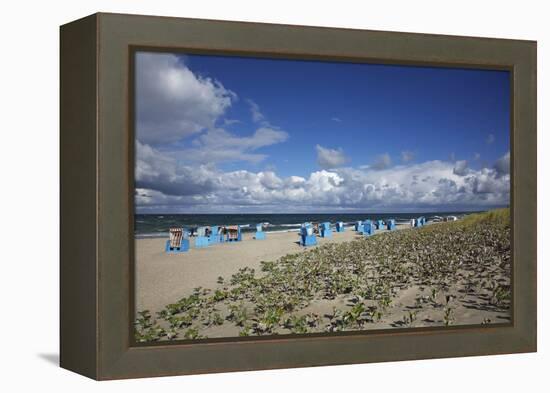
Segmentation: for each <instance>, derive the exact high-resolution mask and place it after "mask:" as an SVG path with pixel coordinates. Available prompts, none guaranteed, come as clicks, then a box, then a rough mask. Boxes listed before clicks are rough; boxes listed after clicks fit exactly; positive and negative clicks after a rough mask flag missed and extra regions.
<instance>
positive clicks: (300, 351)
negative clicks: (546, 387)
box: [61, 14, 536, 379]
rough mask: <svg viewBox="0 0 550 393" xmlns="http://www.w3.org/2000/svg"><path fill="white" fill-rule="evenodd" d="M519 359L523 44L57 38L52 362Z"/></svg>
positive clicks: (531, 96) (527, 120) (237, 27)
mask: <svg viewBox="0 0 550 393" xmlns="http://www.w3.org/2000/svg"><path fill="white" fill-rule="evenodd" d="M535 350H536V43H534V42H530V41H520V40H502V39H488V38H468V37H450V36H437V35H422V34H407V33H390V32H378V31H362V30H351V29H329V28H317V27H302V26H286V25H269V24H254V23H239V22H222V21H205V20H194V19H180V18H164V17H148V16H132V15H118V14H96V15H92V16H89V17H87V18H84V19H81V20H79V21H75V22H72V23H69V24H67V25H64V26H62V28H61V365H62V367H65V368H67V369H70V370H73V371H76V372H79V373H81V374H83V375H86V376H89V377H92V378H95V379H116V378H133V377H145V376H161V375H174V374H191V373H206V372H221V371H233V370H254V369H268V368H283V367H302V366H315V365H329V364H348V363H360V362H375V361H389V360H405V359H423V358H434V357H451V356H471V355H487V354H501V353H517V352H529V351H535Z"/></svg>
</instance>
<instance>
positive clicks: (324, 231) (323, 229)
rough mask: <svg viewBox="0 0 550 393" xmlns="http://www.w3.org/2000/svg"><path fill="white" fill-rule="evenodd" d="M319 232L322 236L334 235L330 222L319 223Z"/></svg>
mask: <svg viewBox="0 0 550 393" xmlns="http://www.w3.org/2000/svg"><path fill="white" fill-rule="evenodd" d="M319 233H320V235H321V237H332V230H331V229H330V222H323V223H321V224H320V225H319Z"/></svg>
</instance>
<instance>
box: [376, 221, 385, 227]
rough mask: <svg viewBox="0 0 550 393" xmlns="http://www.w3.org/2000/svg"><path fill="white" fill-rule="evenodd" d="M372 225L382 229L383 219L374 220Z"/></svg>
mask: <svg viewBox="0 0 550 393" xmlns="http://www.w3.org/2000/svg"><path fill="white" fill-rule="evenodd" d="M374 225H375V227H376V229H384V220H376V221H375V222H374Z"/></svg>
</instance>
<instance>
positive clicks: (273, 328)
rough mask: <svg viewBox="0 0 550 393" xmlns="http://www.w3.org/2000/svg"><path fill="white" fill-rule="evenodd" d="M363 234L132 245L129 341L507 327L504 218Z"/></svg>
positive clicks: (482, 216) (274, 235)
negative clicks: (307, 240)
mask: <svg viewBox="0 0 550 393" xmlns="http://www.w3.org/2000/svg"><path fill="white" fill-rule="evenodd" d="M397 229H398V230H395V231H387V230H380V231H377V232H376V233H375V235H374V236H369V237H366V236H364V235H361V234H359V233H358V232H355V231H353V228H346V231H345V232H342V233H336V232H333V235H332V237H330V238H320V237H318V238H317V241H318V245H317V246H314V247H307V248H304V247H301V246H300V245H299V242H298V239H299V236H298V233H297V232H277V233H275V232H272V233H267V238H266V239H265V240H255V239H253V234H244V236H243V240H242V241H241V242H235V243H221V244H216V245H212V246H209V247H207V248H199V249H196V248H194V247H193V242H194V239H193V238H192V239H191V249H190V250H189V252H187V253H183V254H173V255H168V254H166V253H165V252H164V244H165V242H166V239H160V238H156V239H138V240H136V283H137V285H136V299H137V305H136V306H137V310H136V311H137V312H138V313H137V317H136V326H138V330H139V332H140V333H138V340H139V341H141V342H146V341H155V340H159V339H160V340H164V339H198V338H216V337H237V336H247V335H272V334H290V333H298V334H301V333H308V332H337V331H351V330H373V329H389V328H404V327H438V326H450V325H482V324H494V323H509V322H510V321H511V312H510V301H511V293H510V268H511V267H510V235H509V213H508V212H507V211H500V212H497V213H483V214H479V215H474V216H471V217H467V218H466V219H464V220H463V221H458V222H448V223H437V224H433V225H426V226H425V227H422V228H411V227H410V226H409V225H400V226H398V227H397Z"/></svg>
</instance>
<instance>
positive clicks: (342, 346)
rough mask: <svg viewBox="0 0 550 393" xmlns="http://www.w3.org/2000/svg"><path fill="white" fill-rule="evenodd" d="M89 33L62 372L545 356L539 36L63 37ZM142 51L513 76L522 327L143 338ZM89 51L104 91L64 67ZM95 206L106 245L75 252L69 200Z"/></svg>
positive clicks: (119, 374) (277, 31) (131, 25)
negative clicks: (539, 233)
mask: <svg viewBox="0 0 550 393" xmlns="http://www.w3.org/2000/svg"><path fill="white" fill-rule="evenodd" d="M90 21H93V22H92V23H90ZM84 24H85V25H86V26H87V27H86V28H83V29H81V30H82V32H77V33H75V32H74V30H75V26H83V25H84ZM76 30H78V29H76ZM75 34H81V35H82V38H83V39H84V38H90V39H92V40H93V39H95V50H94V51H93V52H92V51H91V49H90V50H88V51H86V52H85V53H84V51H82V52H83V53H81V54H75V50H76V46H77V43H75V42H72V43H71V45H69V44H67V45H65V47H66V49H65V50H64V47H63V45H62V51H61V60H62V61H61V63H62V72H61V81H62V83H61V96H62V110H61V150H62V153H61V154H62V163H61V166H62V169H61V171H62V176H61V183H62V191H61V195H62V201H61V203H62V213H61V214H62V236H61V249H62V258H61V276H62V277H61V280H62V291H61V310H62V319H61V341H62V349H61V365H62V367H65V368H68V369H71V370H75V371H77V372H80V373H82V374H84V375H88V376H90V377H92V378H96V379H118V378H135V377H146V376H162V375H176V374H197V373H207V372H222V371H240V370H257V369H274V368H288V367H304V366H321V365H332V364H352V363H365V362H379V361H395V360H411V359H427V358H442V357H456V356H473V355H489V354H503V353H519V352H532V351H536V324H537V319H536V318H537V317H536V311H537V305H536V192H537V187H536V184H537V183H536V42H533V41H520V40H503V39H488V38H471V37H454V36H442V35H427V34H411V33H394V32H380V31H365V30H352V29H335V28H319V27H303V26H288V25H273V24H256V23H242V22H224V21H206V20H197V19H181V18H168V17H150V16H135V15H120V14H96V15H93V16H91V17H88V18H85V19H83V20H81V21H77V22H73V23H71V24H68V25H65V26H63V27H62V28H61V42H62V44H63V42H64V40H65V41H66V42H69V41H70V39H69V36H70V35H72V36H74V35H75ZM131 47H148V48H171V49H173V50H178V49H179V50H188V51H194V52H195V53H196V52H201V51H204V52H215V53H234V54H243V55H244V54H246V55H257V56H270V57H284V58H306V59H320V60H321V59H325V60H337V61H338V60H341V61H365V62H376V63H390V64H411V65H431V66H455V67H475V68H491V69H492V68H499V69H510V70H512V74H513V75H512V78H513V84H512V85H513V93H514V94H513V115H512V119H511V120H512V138H511V145H512V179H513V181H512V217H513V229H514V230H513V239H512V240H513V262H514V264H513V305H514V310H513V311H514V317H513V323H512V324H511V325H509V326H505V327H502V326H500V327H483V328H467V329H458V328H452V329H444V330H426V329H419V330H416V329H415V330H410V329H408V330H401V331H398V332H369V334H354V335H345V336H332V335H331V336H314V337H310V336H305V337H299V338H298V337H289V338H282V337H278V338H277V339H263V340H246V341H237V340H234V341H224V342H204V343H192V344H190V343H182V344H170V345H156V346H146V347H143V346H139V347H136V346H133V345H132V338H131V335H130V329H129V325H130V321H131V320H132V318H133V310H130V289H131V285H130V283H131V280H130V276H131V274H132V267H131V263H130V260H131V256H132V251H131V249H132V247H133V234H132V231H131V230H130V228H131V227H130V222H129V220H130V219H129V217H130V213H131V212H132V210H131V209H132V207H133V205H132V203H131V198H133V192H132V191H131V190H132V188H131V187H130V186H131V183H132V179H131V178H130V176H129V174H130V173H131V172H132V173H133V151H132V148H131V147H130V145H129V143H128V141H129V138H130V136H131V133H130V132H131V131H130V128H131V123H132V122H131V118H132V114H131V113H130V109H131V108H130V105H129V88H128V86H129V78H130V74H129V68H128V64H129V61H130V54H131ZM89 52H92V53H89ZM75 56H81V57H82V58H86V59H87V60H88V61H89V62H92V63H95V74H94V73H92V72H88V73H87V74H85V75H84V74H83V75H81V76H82V77H86V78H94V82H95V87H96V91H93V89H91V90H90V91H87V92H86V94H85V96H83V93H80V94H78V92H77V90H78V87H79V86H78V79H77V78H76V79H75V78H73V79H74V85H71V86H69V83H70V80H69V78H68V77H67V76H66V74H67V71H65V72H64V71H63V64H68V65H70V64H72V63H71V59H72V58H73V57H75ZM67 68H70V67H69V66H66V67H65V69H67ZM64 81H66V82H65V83H64ZM71 81H72V80H71ZM80 83H84V82H80ZM64 97H65V99H64ZM72 97H74V99H76V100H77V102H76V103H75V104H74V105H75V106H76V108H73V112H74V113H73V116H74V115H75V114H79V113H80V114H82V115H85V114H88V115H89V113H90V112H93V113H95V124H94V121H91V120H90V124H89V125H90V127H86V128H85V131H80V132H87V133H88V132H89V133H93V136H94V137H95V139H94V140H95V141H96V146H90V147H88V149H87V150H86V149H85V148H82V149H83V150H85V152H87V153H90V154H89V155H88V156H86V157H87V158H86V160H85V162H83V161H75V157H70V156H67V155H64V151H65V152H66V151H67V150H68V149H71V148H74V147H75V145H76V144H77V142H78V141H77V140H69V141H68V142H66V141H67V140H68V138H67V137H65V138H64V135H69V134H70V133H71V132H75V131H76V130H75V125H74V124H73V123H74V121H75V120H74V118H71V119H72V123H71V122H69V120H70V119H69V117H70V116H69V115H68V114H67V111H66V110H65V111H64V109H63V106H65V107H66V108H67V107H68V106H69V104H68V101H70V100H69V99H70V98H72ZM91 98H95V100H92V99H91ZM64 141H65V142H64ZM92 151H93V152H94V153H95V155H93V156H92V155H91V152H92ZM92 161H93V162H92ZM75 162H76V165H77V166H78V165H80V166H81V167H86V168H89V169H90V170H91V171H92V172H93V174H94V179H95V180H94V181H93V182H90V184H88V185H86V187H85V188H84V189H82V188H81V189H80V190H81V192H80V195H81V196H80V197H78V196H75V195H74V192H75V191H76V190H77V186H76V185H74V178H71V177H70V176H64V175H63V174H64V169H63V168H67V167H68V166H70V165H75ZM66 172H67V171H66V170H65V173H66ZM71 185H72V186H71ZM64 190H65V191H64ZM71 192H72V193H71ZM69 199H74V200H69ZM84 199H85V200H84ZM91 200H92V201H93V202H91ZM90 203H92V204H93V206H94V209H95V212H96V215H95V222H93V223H91V222H90V217H89V216H87V217H81V218H80V220H81V221H80V222H82V223H87V224H88V225H92V226H93V227H94V228H95V233H96V239H97V240H96V241H94V242H91V243H89V244H87V245H85V244H81V245H79V247H80V248H79V249H78V250H75V249H70V248H69V244H70V243H71V241H74V240H75V235H72V233H71V231H67V230H65V231H64V227H65V229H67V224H64V221H65V223H67V222H69V224H72V222H70V220H68V218H65V220H64V217H66V216H67V215H68V214H69V212H72V213H74V209H73V210H71V209H69V208H68V207H65V208H64V206H65V205H67V206H72V205H73V206H77V205H83V206H86V207H89V205H90ZM520 212H521V214H520ZM75 220H76V219H75ZM76 221H78V220H76ZM64 250H65V252H64ZM81 255H88V256H93V262H90V260H89V258H88V259H86V261H84V259H82V258H80V259H79V260H78V261H77V262H75V263H74V264H75V265H76V266H78V268H74V266H73V267H71V266H69V262H68V260H69V259H73V260H74V257H75V256H76V257H78V256H81ZM92 263H93V266H90V264H92ZM90 269H92V270H90ZM84 271H87V272H91V271H93V272H94V277H91V278H90V277H88V276H86V277H87V278H86V277H85V276H84ZM74 279H78V280H79V282H80V284H81V287H82V288H89V286H93V287H94V289H95V291H94V292H93V293H90V292H86V293H87V294H86V293H84V292H83V291H84V290H83V289H81V288H80V287H79V288H75V287H74V286H73V287H69V288H67V285H65V287H64V283H65V284H66V283H67V282H68V281H69V280H74ZM84 284H87V285H84ZM64 288H65V289H64ZM75 296H76V297H75ZM83 304H95V310H91V309H90V307H87V308H86V309H85V311H84V310H80V311H77V310H75V307H77V306H79V305H83ZM77 308H78V307H77ZM92 311H95V312H94V313H92ZM75 321H78V322H75ZM86 327H87V329H88V330H92V331H91V332H90V331H88V334H87V335H85V336H84V337H82V336H81V337H80V345H81V348H84V349H89V350H88V351H86V353H82V352H80V351H79V350H78V349H74V348H73V345H76V344H77V341H78V337H75V334H74V332H73V334H72V335H71V334H70V331H71V329H86ZM76 336H78V334H77V335H76ZM76 352H78V354H77V353H76ZM88 352H89V353H88ZM91 364H93V365H95V367H91ZM85 365H86V366H85Z"/></svg>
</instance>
